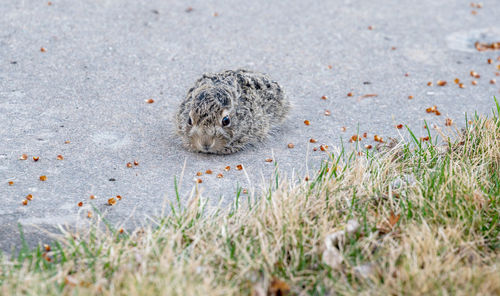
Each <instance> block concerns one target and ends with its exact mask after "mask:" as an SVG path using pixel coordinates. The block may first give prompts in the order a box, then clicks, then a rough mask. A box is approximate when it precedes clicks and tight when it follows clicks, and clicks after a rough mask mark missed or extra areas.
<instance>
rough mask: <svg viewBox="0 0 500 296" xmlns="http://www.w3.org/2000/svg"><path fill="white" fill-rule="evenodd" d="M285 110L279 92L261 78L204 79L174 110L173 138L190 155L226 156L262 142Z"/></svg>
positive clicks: (230, 74)
mask: <svg viewBox="0 0 500 296" xmlns="http://www.w3.org/2000/svg"><path fill="white" fill-rule="evenodd" d="M289 110H290V103H289V101H288V100H287V99H286V98H285V94H284V92H283V89H282V88H281V86H280V85H279V84H278V83H277V82H275V81H272V80H271V79H270V78H269V76H268V75H266V74H262V73H257V72H252V71H247V70H242V69H240V70H236V71H232V70H227V71H224V72H222V73H214V74H204V75H203V77H201V78H200V79H198V80H197V81H196V82H195V84H194V86H193V87H192V88H191V89H189V91H188V93H187V95H186V98H185V99H184V101H183V102H182V103H181V105H180V107H179V110H178V112H177V114H176V117H175V120H176V125H177V134H178V135H180V136H181V138H182V142H183V144H184V146H185V147H186V148H188V149H189V150H191V151H196V152H203V153H216V154H230V153H234V152H236V151H239V150H241V149H243V148H245V147H246V146H248V145H252V144H255V143H258V142H262V141H263V140H265V139H266V138H267V136H268V135H269V132H270V130H271V129H272V128H273V127H274V126H276V125H278V124H280V123H281V122H283V121H284V119H285V117H286V115H287V114H288V112H289ZM224 117H227V118H226V119H225V120H224V123H226V125H224V123H223V119H224ZM228 122H229V124H227V123H228Z"/></svg>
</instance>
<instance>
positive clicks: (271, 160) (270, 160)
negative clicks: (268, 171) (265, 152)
mask: <svg viewBox="0 0 500 296" xmlns="http://www.w3.org/2000/svg"><path fill="white" fill-rule="evenodd" d="M265 162H273V159H272V158H266V159H265Z"/></svg>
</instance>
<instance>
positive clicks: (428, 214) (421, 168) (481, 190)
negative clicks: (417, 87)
mask: <svg viewBox="0 0 500 296" xmlns="http://www.w3.org/2000/svg"><path fill="white" fill-rule="evenodd" d="M499 110H500V109H499ZM419 145H422V146H421V147H419ZM412 147H413V148H412ZM499 147H500V121H499V119H498V114H496V115H495V116H494V117H493V118H490V119H486V118H480V119H476V120H475V121H474V123H473V124H472V125H471V126H469V127H468V129H467V131H466V132H464V133H462V134H461V135H460V136H459V138H458V139H457V140H454V141H452V142H450V143H448V146H446V147H438V146H436V145H427V144H424V143H420V142H418V141H416V142H415V143H413V145H406V144H399V145H397V146H396V147H392V148H391V149H389V150H383V151H381V152H380V153H378V154H376V155H372V156H368V157H366V156H361V157H360V156H357V157H354V158H352V159H351V160H349V161H348V160H347V159H349V158H348V157H347V156H346V155H334V156H332V159H331V160H330V162H328V164H327V165H325V166H324V167H323V168H322V169H321V170H320V172H319V173H318V174H317V176H316V177H315V178H312V179H311V181H309V182H305V181H304V182H293V181H292V180H287V179H282V180H280V182H279V184H278V185H277V186H276V184H275V185H273V186H275V187H274V188H272V190H270V191H269V192H264V193H263V194H262V196H261V197H260V198H259V199H257V200H256V201H255V202H251V203H250V204H249V203H243V202H241V197H240V198H239V199H238V202H239V203H240V204H239V207H238V208H237V209H236V206H235V207H233V209H232V210H220V211H218V212H216V213H209V212H207V211H206V210H205V207H204V205H205V202H204V201H205V199H204V197H202V196H200V195H199V194H194V195H193V196H192V198H191V200H190V202H189V203H188V204H187V205H186V206H185V207H174V211H173V212H172V213H171V214H170V215H169V216H167V217H165V218H162V219H161V220H160V221H158V225H159V226H157V227H156V226H155V227H153V226H152V227H150V228H149V229H138V230H136V231H135V232H133V233H130V234H119V233H118V232H116V231H113V230H112V229H110V228H105V229H103V228H99V227H96V228H92V229H91V230H89V231H88V232H86V233H80V234H78V235H77V236H74V235H73V236H72V235H68V236H67V237H66V239H64V240H63V241H62V242H61V248H60V249H59V248H56V247H54V246H53V248H52V249H53V250H52V251H50V252H48V253H47V254H45V255H43V252H40V253H38V254H36V253H34V252H31V251H26V250H25V251H23V252H21V254H20V257H19V258H17V259H11V260H9V259H5V258H4V259H3V260H2V261H1V265H0V284H1V288H0V294H2V295H19V294H28V295H55V294H57V295H60V294H61V295H158V294H160V295H249V294H253V295H266V294H273V295H285V294H287V293H288V294H292V295H293V294H298V295H306V294H311V295H334V294H340V295H359V294H365V295H391V294H395V295H400V294H408V295H422V294H426V295H499V294H500V280H499V279H500V269H499V264H500V257H499V251H500V243H499V233H500V226H499V223H500V222H499V221H500V220H499V216H500V213H499V209H500V208H499V204H500V201H499V195H500V148H499ZM352 155H353V156H355V155H356V153H353V154H352ZM273 184H274V183H273ZM96 219H99V217H97V218H96ZM348 221H350V222H349V223H354V221H357V222H358V223H359V227H354V230H353V229H349V227H346V225H347V224H348ZM343 230H344V231H345V232H344V233H349V234H345V235H342V232H339V231H343ZM332 237H337V238H339V240H337V241H332ZM329 252H330V253H329ZM326 256H333V257H330V258H333V259H335V260H337V263H339V262H340V263H339V264H333V263H331V262H326V263H325V260H326V259H327V258H326ZM46 258H51V260H52V262H47V260H46ZM279 293H281V294H279Z"/></svg>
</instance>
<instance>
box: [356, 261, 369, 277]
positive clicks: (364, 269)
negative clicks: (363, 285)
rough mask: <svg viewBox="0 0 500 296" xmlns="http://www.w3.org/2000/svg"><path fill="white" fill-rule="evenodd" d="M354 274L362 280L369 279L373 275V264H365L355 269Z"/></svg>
mask: <svg viewBox="0 0 500 296" xmlns="http://www.w3.org/2000/svg"><path fill="white" fill-rule="evenodd" d="M354 273H355V274H356V275H357V276H360V277H362V278H367V277H369V276H371V275H372V273H373V267H372V265H371V264H363V265H358V266H355V267H354Z"/></svg>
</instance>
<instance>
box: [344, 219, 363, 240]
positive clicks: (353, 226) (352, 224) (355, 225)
mask: <svg viewBox="0 0 500 296" xmlns="http://www.w3.org/2000/svg"><path fill="white" fill-rule="evenodd" d="M359 226H360V225H359V222H358V221H357V220H356V219H351V220H349V221H347V225H346V227H345V231H346V232H347V235H349V236H351V235H353V234H355V233H356V232H357V231H358V229H359Z"/></svg>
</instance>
